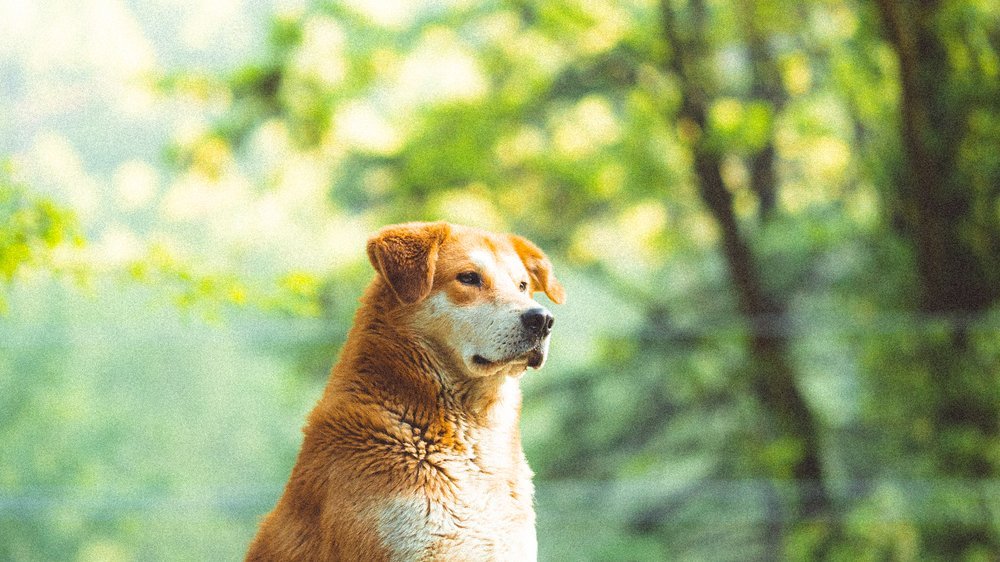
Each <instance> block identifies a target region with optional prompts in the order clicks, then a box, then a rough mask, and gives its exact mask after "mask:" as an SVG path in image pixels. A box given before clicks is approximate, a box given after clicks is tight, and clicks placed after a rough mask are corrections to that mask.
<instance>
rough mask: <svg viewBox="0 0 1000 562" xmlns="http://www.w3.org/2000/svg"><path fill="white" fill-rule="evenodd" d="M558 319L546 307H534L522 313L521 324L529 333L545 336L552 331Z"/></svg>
mask: <svg viewBox="0 0 1000 562" xmlns="http://www.w3.org/2000/svg"><path fill="white" fill-rule="evenodd" d="M555 321H556V319H555V318H553V317H552V313H550V312H549V311H548V310H545V309H544V308H532V309H530V310H528V311H527V312H525V313H524V314H522V315H521V324H524V328H525V329H526V330H528V333H529V334H532V335H538V336H542V337H545V336H547V335H549V332H551V331H552V324H553V323H555Z"/></svg>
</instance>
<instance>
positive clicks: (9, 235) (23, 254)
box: [0, 162, 83, 308]
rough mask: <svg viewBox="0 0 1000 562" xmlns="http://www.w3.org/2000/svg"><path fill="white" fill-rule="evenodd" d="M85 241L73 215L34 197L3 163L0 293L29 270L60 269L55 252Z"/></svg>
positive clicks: (0, 180)
mask: <svg viewBox="0 0 1000 562" xmlns="http://www.w3.org/2000/svg"><path fill="white" fill-rule="evenodd" d="M82 241H83V238H82V235H81V234H80V232H79V230H78V226H77V222H76V219H75V217H74V215H73V213H72V212H71V211H69V210H67V209H65V208H64V207H62V206H60V205H58V204H57V203H56V202H54V201H53V200H51V199H49V198H47V197H42V196H38V195H36V194H34V193H32V192H31V191H30V189H29V188H28V186H26V185H24V184H23V183H21V182H20V181H19V180H18V179H17V178H16V177H14V172H13V170H12V166H11V165H10V164H9V163H3V162H0V290H2V289H5V287H3V285H7V284H9V283H11V282H12V281H14V280H15V279H16V278H17V276H18V275H19V274H20V273H21V272H22V271H24V270H26V269H30V268H34V267H42V268H58V265H57V264H56V263H55V262H54V261H53V254H54V252H55V251H56V250H58V249H59V248H62V247H65V246H74V245H77V246H78V245H80V244H82ZM3 305H4V300H3V298H2V293H0V308H2V307H3Z"/></svg>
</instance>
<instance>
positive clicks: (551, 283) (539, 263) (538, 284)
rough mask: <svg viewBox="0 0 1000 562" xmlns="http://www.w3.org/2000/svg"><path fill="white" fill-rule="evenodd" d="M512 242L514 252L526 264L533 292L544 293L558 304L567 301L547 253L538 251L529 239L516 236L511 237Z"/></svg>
mask: <svg viewBox="0 0 1000 562" xmlns="http://www.w3.org/2000/svg"><path fill="white" fill-rule="evenodd" d="M510 242H511V244H513V245H514V251H516V252H517V255H518V256H520V257H521V261H522V262H524V267H525V269H527V270H528V275H531V283H532V285H533V286H532V290H533V291H544V292H545V294H546V295H547V296H548V297H549V298H550V299H552V302H554V303H556V304H562V303H563V302H565V301H566V291H565V289H563V286H562V285H561V284H560V283H559V280H558V279H556V276H555V274H553V273H552V262H551V261H549V258H548V256H546V255H545V252H543V251H541V250H540V249H538V246H535V245H534V244H533V243H532V242H531V241H530V240H528V239H527V238H522V237H520V236H517V235H516V234H511V235H510Z"/></svg>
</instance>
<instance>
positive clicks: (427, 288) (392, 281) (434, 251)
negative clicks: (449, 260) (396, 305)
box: [368, 222, 450, 304]
mask: <svg viewBox="0 0 1000 562" xmlns="http://www.w3.org/2000/svg"><path fill="white" fill-rule="evenodd" d="M449 232H450V229H449V227H448V224H447V223H443V222H433V223H430V222H409V223H404V224H396V225H392V226H387V227H385V228H383V229H382V230H381V231H379V233H378V234H376V235H375V236H374V237H372V238H371V239H369V240H368V259H369V260H371V262H372V265H373V266H374V267H375V271H378V273H379V275H381V276H382V279H384V280H385V282H386V283H387V284H388V285H389V287H390V288H391V289H392V292H393V293H395V294H396V297H397V298H399V300H400V302H402V303H404V304H413V303H415V302H418V301H420V300H422V299H423V298H424V297H426V296H427V294H428V293H430V292H431V285H432V284H433V282H434V265H435V263H436V262H437V255H438V247H440V246H441V243H442V242H444V239H445V238H447V236H448V233H449Z"/></svg>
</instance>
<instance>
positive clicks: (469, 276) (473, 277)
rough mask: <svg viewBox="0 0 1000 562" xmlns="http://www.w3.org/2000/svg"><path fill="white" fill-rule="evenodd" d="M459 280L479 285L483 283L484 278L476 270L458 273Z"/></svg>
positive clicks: (465, 283) (466, 283)
mask: <svg viewBox="0 0 1000 562" xmlns="http://www.w3.org/2000/svg"><path fill="white" fill-rule="evenodd" d="M458 282H459V283H461V284H463V285H474V286H476V287H478V286H479V285H481V284H482V282H483V278H482V277H480V276H479V274H478V273H476V272H475V271H465V272H462V273H459V274H458Z"/></svg>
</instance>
